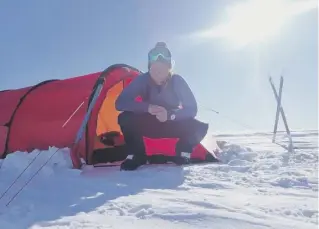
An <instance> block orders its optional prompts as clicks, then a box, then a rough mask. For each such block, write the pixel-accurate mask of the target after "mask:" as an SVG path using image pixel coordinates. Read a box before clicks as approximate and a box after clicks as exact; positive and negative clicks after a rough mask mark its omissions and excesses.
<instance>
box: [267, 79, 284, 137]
mask: <svg viewBox="0 0 319 229" xmlns="http://www.w3.org/2000/svg"><path fill="white" fill-rule="evenodd" d="M269 80H270V83H271V85H273V82H272V80H271V78H269ZM283 84H284V80H283V77H281V78H280V86H279V96H278V102H277V111H276V117H275V125H274V131H273V138H272V142H273V143H274V142H275V139H276V134H277V128H278V121H279V112H280V107H281V95H282V87H283Z"/></svg>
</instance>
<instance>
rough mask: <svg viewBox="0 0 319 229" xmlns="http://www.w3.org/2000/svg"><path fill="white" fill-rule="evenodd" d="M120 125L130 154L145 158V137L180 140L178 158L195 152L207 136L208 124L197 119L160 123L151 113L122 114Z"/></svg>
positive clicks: (177, 151)
mask: <svg viewBox="0 0 319 229" xmlns="http://www.w3.org/2000/svg"><path fill="white" fill-rule="evenodd" d="M118 123H119V125H120V127H121V131H122V133H123V135H124V140H125V142H126V144H127V149H128V150H130V151H129V152H128V153H129V154H132V155H135V156H139V157H145V156H146V152H145V146H144V142H143V136H144V137H149V138H178V139H179V141H178V142H177V144H176V149H175V151H176V153H177V155H176V156H180V153H181V152H189V153H191V152H192V151H193V148H194V147H195V146H196V145H197V144H199V143H200V142H201V141H202V139H203V138H204V137H205V135H206V134H207V130H208V124H206V123H202V122H200V121H198V120H196V119H187V120H181V121H166V122H160V121H158V120H157V119H156V117H155V116H153V115H151V114H149V113H143V114H136V113H133V112H126V111H125V112H122V113H121V114H120V115H119V116H118Z"/></svg>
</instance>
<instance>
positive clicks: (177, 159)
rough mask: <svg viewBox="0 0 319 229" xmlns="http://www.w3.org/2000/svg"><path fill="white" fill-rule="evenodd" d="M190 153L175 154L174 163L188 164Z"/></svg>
mask: <svg viewBox="0 0 319 229" xmlns="http://www.w3.org/2000/svg"><path fill="white" fill-rule="evenodd" d="M190 158H191V153H187V152H182V153H181V155H180V156H176V157H175V159H174V163H175V164H176V165H186V164H190V162H191V161H190Z"/></svg>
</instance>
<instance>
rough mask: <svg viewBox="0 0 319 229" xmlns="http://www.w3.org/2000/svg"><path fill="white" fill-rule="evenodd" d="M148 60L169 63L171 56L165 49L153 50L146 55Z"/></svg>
mask: <svg viewBox="0 0 319 229" xmlns="http://www.w3.org/2000/svg"><path fill="white" fill-rule="evenodd" d="M148 60H149V61H150V62H155V61H158V60H159V61H164V62H167V63H171V54H170V51H169V50H167V49H160V50H159V49H154V50H152V51H151V52H150V53H149V54H148Z"/></svg>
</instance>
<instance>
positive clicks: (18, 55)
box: [0, 0, 318, 132]
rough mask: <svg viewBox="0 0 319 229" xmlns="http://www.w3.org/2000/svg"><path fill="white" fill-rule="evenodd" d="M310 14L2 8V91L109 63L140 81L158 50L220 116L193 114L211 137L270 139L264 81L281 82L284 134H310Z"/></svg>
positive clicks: (60, 1)
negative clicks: (128, 69)
mask: <svg viewBox="0 0 319 229" xmlns="http://www.w3.org/2000/svg"><path fill="white" fill-rule="evenodd" d="M317 10H318V9H317V1H316V0H309V1H308V0H265V1H263V0H255V1H252V0H247V1H242V0H229V1H224V0H214V1H212V0H201V1H197V2H193V1H192V2H191V1H182V0H174V1H171V0H162V1H141V0H135V1H116V0H108V1H104V0H95V1H84V0H68V1H64V0H55V1H41V0H32V1H17V0H6V1H1V3H0V29H1V30H0V31H1V36H0V53H1V55H0V90H4V89H13V88H19V87H25V86H29V85H33V84H37V83H39V82H41V81H44V80H48V79H52V78H58V79H63V78H68V77H73V76H77V75H82V74H87V73H91V72H97V71H101V70H103V69H105V68H106V67H108V66H109V65H112V64H115V63H126V64H130V65H132V66H134V67H137V68H139V69H141V70H143V71H145V70H146V67H147V52H148V50H149V49H150V48H151V47H152V46H153V45H154V44H155V43H156V42H157V41H166V42H167V43H168V45H169V47H170V49H171V51H172V53H173V56H174V60H175V63H176V64H175V72H176V73H179V74H181V75H182V76H183V77H184V78H185V79H186V80H187V82H188V83H189V85H190V86H191V88H192V89H193V91H194V94H195V96H196V97H197V100H198V103H199V104H200V106H201V107H209V108H212V109H215V110H217V111H219V112H220V114H219V115H217V114H215V113H213V112H209V111H207V110H205V109H202V108H201V109H200V113H199V118H200V119H201V120H203V121H207V122H209V123H210V124H211V130H212V131H214V132H222V131H227V132H229V131H243V130H245V128H244V127H243V125H242V124H239V123H243V124H244V125H248V126H249V127H251V128H249V129H248V130H253V131H259V130H267V131H272V129H273V124H274V117H275V110H276V104H275V100H274V95H273V94H272V91H271V88H270V85H269V83H268V75H269V74H270V75H272V76H273V79H274V82H275V83H276V87H277V86H278V85H279V78H280V75H281V74H283V76H284V79H285V83H284V89H283V106H284V109H285V112H286V115H287V119H288V123H289V125H290V128H291V129H318V128H317V127H318V100H317V98H318V97H317V93H318V82H317V76H318V19H317V16H318V13H317ZM230 119H234V120H236V123H235V122H233V121H231V120H230ZM237 122H239V123H237ZM279 127H280V129H283V125H282V122H281V123H280V125H279ZM246 130H247V128H246Z"/></svg>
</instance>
